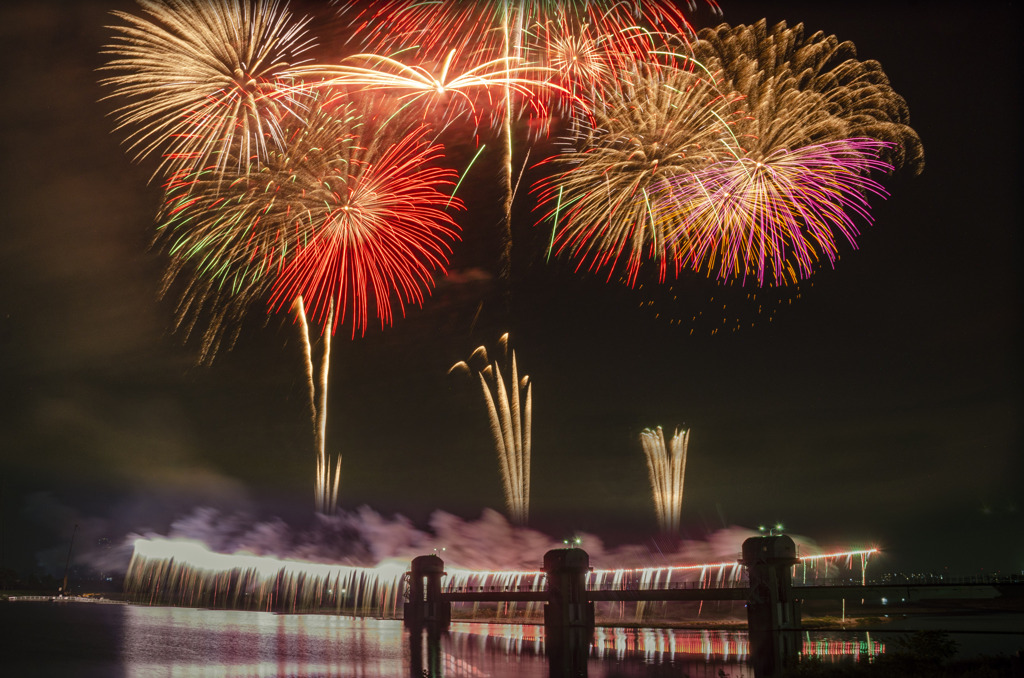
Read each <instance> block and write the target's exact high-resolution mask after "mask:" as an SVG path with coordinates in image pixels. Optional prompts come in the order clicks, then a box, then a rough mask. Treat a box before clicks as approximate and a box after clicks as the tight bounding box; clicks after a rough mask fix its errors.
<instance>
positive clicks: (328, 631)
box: [0, 601, 884, 678]
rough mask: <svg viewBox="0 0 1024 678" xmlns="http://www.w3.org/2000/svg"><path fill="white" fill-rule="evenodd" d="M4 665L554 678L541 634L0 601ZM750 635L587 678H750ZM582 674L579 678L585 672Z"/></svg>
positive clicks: (15, 670) (646, 635)
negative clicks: (434, 634) (412, 630)
mask: <svg viewBox="0 0 1024 678" xmlns="http://www.w3.org/2000/svg"><path fill="white" fill-rule="evenodd" d="M0 630H2V633H3V638H4V642H3V647H2V650H0V652H2V656H0V669H2V671H0V672H2V673H3V674H4V675H11V676H38V677H40V678H47V677H50V676H53V677H56V676H62V677H63V676H75V677H76V678H79V677H80V678H100V677H102V678H122V677H123V678H236V677H237V678H243V677H244V678H258V677H264V676H267V677H269V676H275V677H276V676H287V677H289V678H321V677H334V676H337V677H339V678H340V677H345V678H349V677H357V678H396V677H401V676H415V677H416V678H422V677H423V676H431V677H441V676H443V677H445V678H483V677H489V678H513V677H516V678H537V677H540V676H544V677H545V678H546V677H548V676H550V675H557V672H556V673H555V674H552V670H551V668H550V666H549V659H548V657H547V655H546V653H545V648H544V631H543V627H541V626H537V625H530V624H527V625H517V624H504V623H459V622H456V623H453V624H452V627H451V630H450V633H449V634H448V635H446V636H442V637H440V638H437V639H433V642H432V641H431V639H430V638H428V637H427V635H426V634H422V635H421V634H417V635H415V636H413V635H410V634H409V632H407V631H406V630H405V629H403V627H402V623H401V622H400V621H396V620H380V619H359V618H352V617H339V616H332V615H313V614H310V615H287V614H273V613H269V612H248V611H228V610H206V609H193V608H177V607H144V606H137V605H120V604H105V603H84V602H23V601H12V602H0ZM809 639H810V640H811V641H812V642H811V643H809V644H808V645H807V646H805V647H812V648H813V651H814V652H816V653H819V654H822V655H825V656H851V655H852V656H854V657H858V658H859V659H860V660H862V661H864V660H867V659H868V658H869V656H870V654H872V653H877V652H879V651H883V650H884V647H883V646H882V645H881V644H879V643H878V641H877V639H876V638H874V637H872V638H871V640H870V643H869V642H867V641H866V640H865V638H864V634H859V635H857V634H853V633H847V634H842V635H839V634H810V636H809ZM747 652H748V649H747V639H746V633H744V632H739V631H720V630H679V629H676V630H671V629H624V628H598V629H597V630H596V632H595V636H594V644H593V646H592V647H591V648H590V651H589V655H588V656H587V657H586V658H585V659H584V662H585V666H586V675H587V676H588V678H630V677H634V676H636V677H639V676H652V677H655V678H657V677H658V676H675V677H678V676H683V675H688V676H690V677H691V678H697V677H698V676H699V677H702V678H703V677H705V676H707V677H714V678H717V677H718V676H720V675H721V674H720V673H719V672H720V671H721V672H722V673H724V674H726V675H728V676H730V678H752V676H753V671H752V669H751V668H750V666H749V665H748V663H747ZM574 675H579V673H576V674H574Z"/></svg>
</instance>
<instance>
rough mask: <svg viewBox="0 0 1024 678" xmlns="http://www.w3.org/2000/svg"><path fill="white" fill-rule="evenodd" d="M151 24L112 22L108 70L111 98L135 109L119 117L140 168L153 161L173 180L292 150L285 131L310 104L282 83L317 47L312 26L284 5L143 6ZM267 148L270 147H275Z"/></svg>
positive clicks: (176, 0)
mask: <svg viewBox="0 0 1024 678" xmlns="http://www.w3.org/2000/svg"><path fill="white" fill-rule="evenodd" d="M138 2H139V4H140V5H141V6H142V9H143V11H144V12H145V14H147V15H148V16H149V17H151V20H150V19H145V18H140V17H136V16H132V15H131V14H127V13H125V12H113V14H114V15H115V16H117V17H118V18H119V19H121V20H122V21H124V22H125V24H126V25H122V26H115V27H113V30H114V31H115V34H114V36H113V42H112V44H111V45H109V46H108V47H107V48H106V50H105V53H106V54H109V55H111V57H112V58H111V60H110V61H109V62H108V63H107V64H106V66H104V67H103V70H107V71H114V72H115V75H112V76H110V77H107V78H105V79H104V80H103V84H105V85H109V86H112V87H114V92H113V94H112V95H111V96H123V97H125V98H126V99H128V100H129V103H127V104H125V105H124V106H122V107H121V108H119V109H118V110H117V111H116V113H115V116H116V118H117V127H118V128H119V129H120V128H124V127H135V128H136V129H135V131H133V132H130V133H129V134H128V143H129V146H130V148H131V150H132V151H133V152H134V153H135V155H136V156H137V157H139V158H141V157H144V156H147V155H150V154H151V153H154V152H159V153H161V154H162V155H163V156H164V158H163V161H162V167H164V168H167V169H169V170H171V171H180V170H183V169H188V168H201V167H205V166H207V165H208V164H209V163H211V162H212V163H214V164H215V165H217V166H218V167H219V168H220V169H225V168H226V167H227V163H228V161H229V158H232V157H234V158H242V159H243V164H242V165H240V166H239V169H245V168H246V166H247V164H248V162H247V160H248V159H249V158H251V157H254V156H256V157H260V158H263V157H265V156H266V153H267V152H268V151H269V150H270V149H272V148H273V147H274V146H277V147H279V148H280V147H281V146H283V144H284V134H283V131H282V129H281V124H282V122H283V121H285V120H288V119H292V118H294V117H296V116H299V115H301V113H302V108H303V106H304V103H303V101H304V99H305V97H304V94H303V93H302V92H301V91H300V90H295V89H292V88H290V87H283V86H282V82H281V81H280V80H279V77H280V75H281V73H282V72H283V71H284V70H285V69H286V68H287V67H288V65H289V64H293V63H296V59H297V58H298V57H299V56H300V55H301V54H302V52H304V51H305V50H307V49H308V48H309V47H310V46H311V44H312V43H311V41H310V40H309V39H308V38H306V36H305V26H306V24H307V23H308V22H309V19H301V20H295V19H294V18H293V17H292V15H291V12H289V11H288V10H287V8H286V7H285V6H283V5H282V4H281V3H280V2H278V0H252V1H251V2H231V1H229V0H163V1H154V0H138ZM268 140H269V141H270V143H269V144H268V143H267V142H268Z"/></svg>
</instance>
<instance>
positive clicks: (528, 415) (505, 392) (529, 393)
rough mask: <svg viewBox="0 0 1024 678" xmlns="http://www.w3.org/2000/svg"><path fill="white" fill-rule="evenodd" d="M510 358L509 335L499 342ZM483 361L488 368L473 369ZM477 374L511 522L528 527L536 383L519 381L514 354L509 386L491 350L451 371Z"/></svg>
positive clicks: (478, 351)
mask: <svg viewBox="0 0 1024 678" xmlns="http://www.w3.org/2000/svg"><path fill="white" fill-rule="evenodd" d="M498 343H499V344H500V345H501V347H502V349H503V351H504V353H505V355H506V357H508V355H509V351H508V334H504V335H502V337H501V339H500V340H499V342H498ZM478 359H480V360H483V362H484V363H485V366H484V367H483V368H482V369H480V368H475V367H470V364H471V363H474V362H477V361H478ZM455 370H465V371H467V372H471V371H476V373H477V376H478V377H479V379H480V389H481V391H482V392H483V395H484V402H485V403H486V405H487V416H488V419H489V421H490V424H491V434H492V435H493V436H494V446H495V449H496V450H497V453H498V465H499V467H500V469H501V479H502V485H503V487H504V490H505V506H506V509H507V510H508V515H509V519H510V520H511V521H512V522H513V523H516V524H517V525H525V524H526V522H527V519H528V518H529V515H530V439H531V435H532V434H531V429H532V419H533V384H532V383H531V382H530V378H529V376H527V375H525V374H524V375H523V377H522V379H520V378H519V371H518V368H517V366H516V353H515V351H512V352H511V377H510V380H509V382H508V384H506V382H505V378H504V377H503V376H502V373H501V367H500V365H499V362H498V361H497V360H495V361H494V362H493V363H490V362H489V361H488V359H487V349H486V348H485V347H483V346H479V347H477V349H476V350H475V351H473V354H472V355H471V356H470V357H469V360H468V361H459V362H457V363H455V364H454V365H453V366H452V368H451V370H449V373H450V372H453V371H455Z"/></svg>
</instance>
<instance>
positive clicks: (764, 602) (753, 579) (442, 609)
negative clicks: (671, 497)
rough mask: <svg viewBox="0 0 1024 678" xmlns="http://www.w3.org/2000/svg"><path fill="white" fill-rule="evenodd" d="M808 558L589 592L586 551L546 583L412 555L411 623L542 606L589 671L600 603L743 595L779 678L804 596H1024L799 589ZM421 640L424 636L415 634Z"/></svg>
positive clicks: (997, 588) (555, 659) (780, 549)
mask: <svg viewBox="0 0 1024 678" xmlns="http://www.w3.org/2000/svg"><path fill="white" fill-rule="evenodd" d="M799 562H800V559H799V558H797V556H796V545H795V544H794V542H793V540H792V539H791V538H789V537H787V536H785V535H781V536H768V537H753V538H751V539H748V540H746V541H745V542H744V543H743V551H742V557H741V559H740V561H739V563H740V564H741V565H742V566H743V567H744V568H745V569H746V573H747V577H746V580H745V581H729V582H720V583H719V585H717V586H706V585H703V582H701V584H700V585H692V586H691V585H682V586H680V585H678V584H677V585H673V586H665V587H660V588H658V587H650V588H648V587H639V586H620V587H604V588H588V587H587V575H588V573H589V572H590V571H591V568H590V558H589V556H588V554H587V553H586V552H585V551H583V550H582V549H578V548H568V549H555V550H552V551H548V553H546V554H545V555H544V567H543V570H542V572H543V573H544V575H545V576H544V588H543V589H539V588H535V587H533V586H531V587H529V588H522V587H518V586H506V587H493V586H491V587H480V586H478V587H474V586H463V587H460V588H448V589H446V588H444V587H443V586H442V583H441V578H442V577H443V576H444V575H445V569H444V561H443V560H441V558H439V557H438V556H436V555H429V556H420V557H418V558H415V559H414V560H413V561H412V566H411V570H410V572H409V574H408V584H407V586H406V596H407V600H406V602H405V605H404V620H405V625H406V626H407V627H408V628H410V629H412V630H414V631H420V630H423V629H426V630H428V631H429V632H432V633H438V632H440V631H443V630H444V629H447V627H448V625H449V624H450V621H451V606H452V604H453V603H487V602H524V603H526V602H532V603H544V633H545V644H546V647H547V651H548V655H549V661H550V664H551V671H552V675H553V676H555V675H565V676H580V675H584V676H585V675H586V659H587V653H588V650H589V645H590V640H591V638H592V636H593V630H594V603H598V602H666V601H669V602H670V601H744V602H745V603H746V606H747V624H748V637H749V643H750V661H751V664H752V665H753V668H754V675H755V676H756V678H771V677H772V676H774V675H777V674H778V673H779V672H780V671H782V670H783V669H784V668H786V667H787V666H790V665H792V664H793V663H795V661H796V659H797V655H798V652H799V647H800V642H801V636H800V632H801V631H802V625H801V617H800V608H801V602H802V601H810V600H826V599H830V600H840V599H843V600H846V599H862V600H865V599H871V600H878V601H882V600H883V599H888V600H893V601H909V602H921V601H928V600H957V599H959V600H965V599H967V600H993V599H1000V598H1012V599H1022V600H1024V582H1022V581H1016V582H999V581H978V580H971V581H960V582H948V581H942V582H936V583H923V584H918V583H914V584H870V585H869V584H867V583H866V581H864V579H863V568H862V583H861V584H860V585H851V584H850V583H849V582H848V581H844V582H835V583H832V584H827V585H810V586H808V585H799V584H795V583H794V582H793V569H794V567H793V566H794V565H797V564H798V563H799ZM417 637H419V634H418V633H417Z"/></svg>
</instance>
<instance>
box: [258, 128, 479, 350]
mask: <svg viewBox="0 0 1024 678" xmlns="http://www.w3.org/2000/svg"><path fill="white" fill-rule="evenodd" d="M358 141H359V143H358V144H353V145H351V146H346V148H345V151H346V152H345V153H344V155H342V156H341V157H340V158H336V160H337V164H336V165H334V166H333V171H332V172H331V173H330V174H329V175H328V176H326V177H325V179H324V182H323V184H322V185H321V186H317V187H316V189H317V190H316V191H315V193H312V194H311V193H310V192H307V198H308V199H309V201H310V202H309V205H308V207H307V209H306V210H305V212H304V214H303V217H302V218H303V220H304V221H305V222H307V223H308V225H309V227H310V235H309V238H308V239H307V240H306V242H304V243H302V244H300V245H299V246H298V248H297V249H296V251H295V253H294V256H293V257H292V258H291V259H290V260H289V261H288V262H287V263H286V264H285V265H284V267H283V269H282V270H281V272H280V275H279V276H278V277H277V279H276V280H275V282H274V290H273V293H272V295H271V304H272V305H277V306H285V305H288V304H290V303H291V301H292V300H293V299H295V298H296V297H298V296H302V297H303V298H304V299H305V300H306V303H307V306H308V308H309V311H310V314H311V316H312V317H314V318H316V319H318V320H319V321H321V322H325V323H326V324H327V325H329V330H330V331H331V332H333V331H335V330H336V329H337V326H338V324H340V323H342V322H345V321H346V320H350V321H351V324H352V335H353V336H355V335H356V333H358V332H365V330H366V326H367V323H368V319H369V309H370V307H371V305H372V306H373V308H374V310H375V312H376V316H377V318H378V319H379V320H380V323H381V326H382V327H384V326H386V325H389V324H391V322H392V319H393V314H394V312H393V310H392V309H393V306H395V305H397V306H398V307H399V309H400V311H401V312H403V313H404V311H405V307H406V305H407V304H410V303H415V304H422V302H423V299H424V295H425V292H424V290H429V289H431V288H432V287H433V282H434V278H433V276H434V273H435V272H438V271H439V272H441V273H443V272H444V267H445V266H446V265H447V254H446V253H447V252H448V250H449V247H450V246H449V244H448V243H449V242H450V241H451V240H454V239H455V238H456V237H457V232H458V226H457V225H456V224H455V222H454V221H453V220H452V218H451V216H450V215H449V214H448V212H447V211H446V209H448V208H451V209H461V207H462V203H461V201H460V200H459V199H458V198H454V197H452V196H450V195H448V194H446V193H445V192H444V189H445V188H446V187H450V186H453V185H454V183H455V181H454V177H455V172H454V171H451V170H445V169H439V168H436V167H432V166H431V163H432V162H434V161H435V160H437V159H438V158H439V157H441V152H442V149H441V147H440V146H439V145H437V144H432V143H430V142H429V141H427V140H426V130H424V129H419V130H413V131H412V132H410V133H408V134H406V135H403V136H401V137H400V138H398V139H395V140H391V139H390V136H389V134H388V130H386V129H385V130H381V129H375V130H373V131H366V132H365V133H363V134H362V135H361V136H360V137H359V139H358ZM314 203H315V207H314ZM331 314H333V319H332V320H331V321H329V322H327V316H328V315H331Z"/></svg>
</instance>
